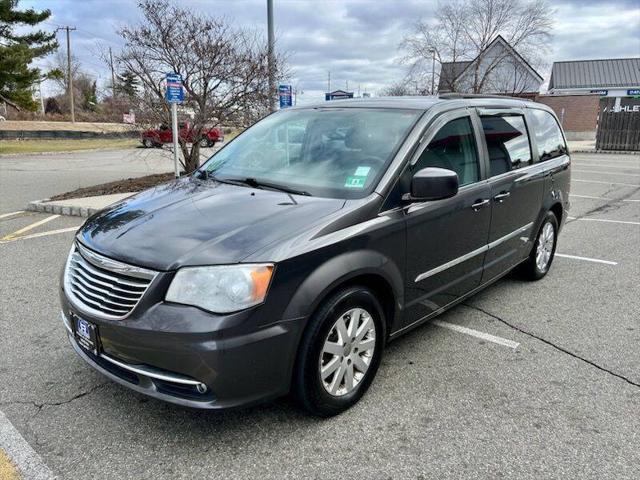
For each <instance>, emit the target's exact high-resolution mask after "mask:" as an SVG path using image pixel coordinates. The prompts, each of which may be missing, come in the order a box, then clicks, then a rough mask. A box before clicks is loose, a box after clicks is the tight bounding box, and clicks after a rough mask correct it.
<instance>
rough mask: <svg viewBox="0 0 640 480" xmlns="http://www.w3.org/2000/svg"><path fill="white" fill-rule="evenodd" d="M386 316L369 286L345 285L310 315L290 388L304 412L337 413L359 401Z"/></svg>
mask: <svg viewBox="0 0 640 480" xmlns="http://www.w3.org/2000/svg"><path fill="white" fill-rule="evenodd" d="M384 325H385V318H384V312H383V310H382V307H381V306H380V303H379V302H378V300H377V299H376V297H375V295H374V294H373V292H371V291H370V290H369V289H367V288H364V287H349V288H346V289H344V290H341V291H339V292H338V293H336V294H335V295H333V296H331V297H330V298H329V299H328V300H327V301H325V302H324V303H323V304H322V305H321V306H320V308H319V310H318V311H317V312H316V313H315V314H314V315H313V317H312V318H311V319H310V324H309V326H308V328H307V330H306V333H305V335H304V337H303V339H302V343H301V346H300V352H299V356H298V364H297V366H296V371H295V372H294V381H293V394H294V396H295V398H296V400H297V401H298V403H299V404H300V405H301V406H302V407H303V408H304V409H305V410H307V411H308V412H310V413H312V414H313V415H317V416H320V417H330V416H333V415H337V414H339V413H341V412H343V411H344V410H346V409H348V408H349V407H351V406H352V405H354V404H355V403H357V402H358V400H360V398H361V397H362V395H364V393H365V392H366V391H367V389H368V388H369V385H370V384H371V382H372V381H373V378H374V377H375V375H376V372H377V370H378V366H379V365H380V359H381V358H382V349H383V346H384V336H385V330H384Z"/></svg>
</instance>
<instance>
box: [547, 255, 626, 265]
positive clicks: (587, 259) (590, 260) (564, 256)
mask: <svg viewBox="0 0 640 480" xmlns="http://www.w3.org/2000/svg"><path fill="white" fill-rule="evenodd" d="M555 256H556V257H562V258H571V259H573V260H584V261H585V262H593V263H604V264H605V265H618V262H612V261H610V260H600V259H599V258H589V257H579V256H577V255H567V254H566V253H556V254H555Z"/></svg>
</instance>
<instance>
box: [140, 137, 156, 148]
mask: <svg viewBox="0 0 640 480" xmlns="http://www.w3.org/2000/svg"><path fill="white" fill-rule="evenodd" d="M142 145H143V146H144V148H152V147H154V146H155V144H154V143H153V141H151V139H150V138H145V139H143V140H142Z"/></svg>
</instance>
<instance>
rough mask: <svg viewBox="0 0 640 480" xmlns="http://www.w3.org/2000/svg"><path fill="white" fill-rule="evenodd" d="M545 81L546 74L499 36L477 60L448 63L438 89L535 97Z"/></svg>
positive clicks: (440, 90)
mask: <svg viewBox="0 0 640 480" xmlns="http://www.w3.org/2000/svg"><path fill="white" fill-rule="evenodd" d="M542 82H543V78H542V76H541V75H540V74H539V73H538V72H536V71H535V69H534V68H533V67H532V66H531V65H529V63H528V62H527V61H526V60H525V59H524V58H523V57H522V56H521V55H520V54H519V53H518V52H517V51H516V50H515V49H514V48H513V47H511V45H509V44H508V43H507V41H506V40H505V39H504V38H502V37H501V36H500V35H498V36H497V37H496V38H495V39H494V40H493V41H492V42H491V43H490V44H489V46H488V47H487V48H485V49H484V50H483V51H482V52H480V54H479V55H478V56H477V57H476V58H474V59H473V60H469V61H462V62H444V63H443V64H442V69H441V71H440V81H439V84H438V91H439V92H440V93H446V92H460V93H474V92H475V93H494V94H508V95H521V96H533V95H535V94H537V93H538V91H539V90H540V85H542Z"/></svg>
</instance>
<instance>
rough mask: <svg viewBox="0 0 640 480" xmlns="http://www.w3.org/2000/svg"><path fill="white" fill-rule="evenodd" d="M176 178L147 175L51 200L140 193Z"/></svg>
mask: <svg viewBox="0 0 640 480" xmlns="http://www.w3.org/2000/svg"><path fill="white" fill-rule="evenodd" d="M174 178H175V176H174V174H173V173H157V174H154V175H147V176H146V177H139V178H127V179H126V180H117V181H115V182H109V183H103V184H101V185H93V186H91V187H84V188H78V189H77V190H73V191H71V192H66V193H61V194H60V195H55V196H53V197H51V199H50V200H67V199H69V198H82V197H95V196H97V195H111V194H113V193H126V192H140V191H142V190H146V189H147V188H152V187H155V186H156V185H160V184H161V183H165V182H168V181H170V180H173V179H174Z"/></svg>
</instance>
